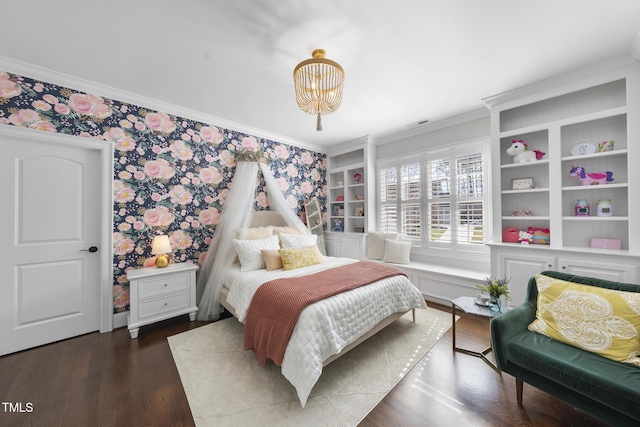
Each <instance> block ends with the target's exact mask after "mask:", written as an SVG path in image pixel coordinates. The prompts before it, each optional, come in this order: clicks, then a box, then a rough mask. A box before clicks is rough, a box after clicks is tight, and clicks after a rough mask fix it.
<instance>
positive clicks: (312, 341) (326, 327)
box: [225, 257, 426, 407]
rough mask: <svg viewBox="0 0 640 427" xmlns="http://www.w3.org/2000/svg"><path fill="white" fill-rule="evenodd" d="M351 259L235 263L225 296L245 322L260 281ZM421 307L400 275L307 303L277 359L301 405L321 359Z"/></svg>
mask: <svg viewBox="0 0 640 427" xmlns="http://www.w3.org/2000/svg"><path fill="white" fill-rule="evenodd" d="M353 262H356V261H355V260H352V259H348V258H334V257H325V258H324V263H323V264H319V265H314V266H310V267H304V268H300V269H296V270H289V271H284V270H275V271H266V270H256V271H249V272H240V268H239V267H238V266H237V265H234V267H233V268H232V269H231V270H230V271H229V275H228V276H227V279H226V283H225V286H226V287H227V288H229V295H228V297H227V301H228V302H229V304H231V305H232V306H233V307H234V308H235V310H236V314H237V317H238V320H240V321H241V322H243V323H244V320H245V317H246V315H247V310H248V309H249V304H250V303H251V299H252V298H253V294H254V293H255V291H256V289H258V287H260V285H262V284H263V283H265V282H267V281H269V280H273V279H277V278H281V277H294V276H303V275H307V274H311V273H315V272H318V271H321V270H324V269H326V268H330V267H338V266H341V265H346V264H350V263H353ZM420 307H426V304H425V302H424V298H423V296H422V294H421V293H420V291H419V290H418V289H417V288H416V287H415V286H414V285H413V284H412V283H411V282H410V281H409V280H408V279H407V278H406V277H405V276H395V277H391V278H388V279H384V280H381V281H378V282H375V283H372V284H371V285H367V286H362V287H360V288H357V289H354V290H352V291H349V292H344V293H341V294H338V295H335V296H333V297H330V298H327V299H325V300H322V301H319V302H316V303H314V304H312V305H310V306H308V307H306V308H305V309H304V310H303V311H302V313H300V317H299V318H298V322H297V323H296V326H295V328H294V330H293V333H292V335H291V338H290V340H289V344H288V346H287V349H286V351H285V354H284V359H283V361H282V374H283V375H284V376H285V378H287V380H289V382H290V383H291V384H293V386H294V387H295V388H296V391H297V392H298V397H299V399H300V403H301V404H302V406H303V407H304V405H305V404H306V403H307V399H308V397H309V394H310V393H311V389H312V388H313V386H314V385H315V384H316V382H317V381H318V378H320V374H321V373H322V364H323V362H324V360H326V359H327V358H328V357H329V356H331V355H333V354H337V353H339V352H340V351H341V350H342V349H343V348H344V347H346V346H347V345H349V344H350V343H352V342H353V341H355V340H356V339H358V338H359V337H360V336H362V335H363V334H365V333H366V332H368V331H369V330H370V329H371V328H373V327H374V326H375V325H376V324H377V323H378V322H380V321H381V320H382V319H384V318H385V317H388V316H389V315H391V314H393V313H396V312H399V311H406V310H409V309H411V308H420Z"/></svg>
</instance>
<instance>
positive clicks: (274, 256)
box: [260, 249, 282, 271]
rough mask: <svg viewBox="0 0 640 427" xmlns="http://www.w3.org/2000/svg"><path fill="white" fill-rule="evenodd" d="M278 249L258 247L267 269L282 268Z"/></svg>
mask: <svg viewBox="0 0 640 427" xmlns="http://www.w3.org/2000/svg"><path fill="white" fill-rule="evenodd" d="M278 250H279V249H260V253H262V258H264V263H265V265H266V266H267V271H273V270H279V269H281V268H282V258H280V253H279V252H278Z"/></svg>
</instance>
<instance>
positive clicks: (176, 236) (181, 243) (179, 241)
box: [169, 230, 193, 250]
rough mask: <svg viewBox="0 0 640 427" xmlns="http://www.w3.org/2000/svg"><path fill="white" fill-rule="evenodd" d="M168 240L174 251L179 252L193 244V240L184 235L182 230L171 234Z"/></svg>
mask: <svg viewBox="0 0 640 427" xmlns="http://www.w3.org/2000/svg"><path fill="white" fill-rule="evenodd" d="M169 240H171V241H172V242H173V244H174V246H175V247H176V249H180V250H182V249H188V248H190V247H191V244H192V243H193V238H192V237H191V236H189V235H187V234H185V233H184V231H182V230H177V231H174V232H173V233H171V235H170V236H169Z"/></svg>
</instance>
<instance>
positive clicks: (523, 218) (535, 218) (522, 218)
mask: <svg viewBox="0 0 640 427" xmlns="http://www.w3.org/2000/svg"><path fill="white" fill-rule="evenodd" d="M549 219H550V217H548V216H533V215H532V216H513V215H511V216H510V215H505V216H503V217H502V220H503V221H511V220H515V221H549Z"/></svg>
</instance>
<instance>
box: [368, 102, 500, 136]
mask: <svg viewBox="0 0 640 427" xmlns="http://www.w3.org/2000/svg"><path fill="white" fill-rule="evenodd" d="M485 117H489V110H488V109H486V108H483V109H480V110H474V111H470V112H467V113H464V114H459V115H457V116H453V117H449V118H446V119H443V120H438V121H435V122H433V123H427V124H424V125H419V126H416V127H412V128H410V129H406V130H402V131H398V132H394V133H389V134H386V135H383V136H378V137H377V138H376V139H375V143H376V145H383V144H387V143H389V142H393V141H399V140H401V139H406V138H410V137H413V136H417V135H421V134H423V133H429V132H433V131H436V130H438V129H444V128H448V127H451V126H455V125H459V124H461V123H466V122H470V121H472V120H477V119H482V118H485Z"/></svg>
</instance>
